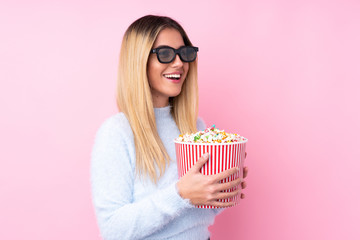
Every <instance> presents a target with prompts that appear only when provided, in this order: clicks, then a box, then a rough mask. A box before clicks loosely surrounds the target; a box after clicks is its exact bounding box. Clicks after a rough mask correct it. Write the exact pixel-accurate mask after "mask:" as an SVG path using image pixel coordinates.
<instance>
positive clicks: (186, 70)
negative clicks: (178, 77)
mask: <svg viewBox="0 0 360 240" xmlns="http://www.w3.org/2000/svg"><path fill="white" fill-rule="evenodd" d="M184 72H185V73H186V76H187V74H188V72H189V63H185V64H184Z"/></svg>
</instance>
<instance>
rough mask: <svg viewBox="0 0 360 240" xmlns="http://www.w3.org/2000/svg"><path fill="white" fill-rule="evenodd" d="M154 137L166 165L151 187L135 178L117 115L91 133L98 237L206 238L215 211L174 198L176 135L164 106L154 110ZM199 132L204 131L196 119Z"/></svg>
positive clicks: (127, 132)
mask: <svg viewBox="0 0 360 240" xmlns="http://www.w3.org/2000/svg"><path fill="white" fill-rule="evenodd" d="M154 111H155V117H156V126H157V130H158V133H159V136H160V138H161V140H162V142H163V143H164V145H165V148H166V151H167V152H168V154H169V155H170V158H171V162H170V165H169V166H168V168H167V169H166V171H165V174H164V175H163V176H162V177H161V179H160V180H159V182H158V184H157V185H155V184H153V183H152V182H151V180H149V179H147V178H145V179H144V178H142V179H141V178H139V177H138V176H137V175H136V174H135V145H134V137H133V133H132V130H131V127H130V125H129V122H128V121H127V118H126V117H125V115H124V114H123V113H118V114H116V115H114V116H112V117H110V118H108V119H107V120H106V121H105V122H104V123H103V124H102V125H101V127H100V129H99V130H98V132H97V134H96V138H95V144H94V147H93V151H92V160H91V184H92V198H93V204H94V206H95V213H96V217H97V221H98V225H99V228H100V232H101V235H102V237H103V238H104V239H106V240H108V239H118V240H120V239H181V240H183V239H187V240H190V239H196V240H199V239H200V240H201V239H204V240H205V239H207V238H208V237H209V236H210V233H209V231H208V226H209V225H212V224H213V223H214V218H215V215H216V214H218V213H219V212H220V211H221V210H219V209H198V208H195V207H194V206H193V205H192V204H191V203H190V201H189V200H185V199H183V198H181V197H180V195H179V194H178V192H177V189H176V185H175V184H176V182H177V181H178V173H177V164H176V155H175V145H174V142H173V140H174V139H175V138H176V137H178V136H179V134H180V131H179V129H178V127H177V126H176V124H175V121H174V120H173V118H172V116H171V114H170V106H168V107H165V108H155V109H154ZM197 127H198V129H199V130H204V129H205V124H204V122H203V121H202V120H200V119H199V120H198V121H197Z"/></svg>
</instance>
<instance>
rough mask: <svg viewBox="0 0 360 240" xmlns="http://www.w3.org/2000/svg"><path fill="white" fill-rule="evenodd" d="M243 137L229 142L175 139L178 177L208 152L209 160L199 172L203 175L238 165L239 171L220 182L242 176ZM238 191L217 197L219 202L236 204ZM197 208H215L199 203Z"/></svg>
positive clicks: (238, 199) (235, 188)
mask: <svg viewBox="0 0 360 240" xmlns="http://www.w3.org/2000/svg"><path fill="white" fill-rule="evenodd" d="M247 141H248V140H247V139H245V138H244V140H243V141H241V142H231V143H188V142H178V141H175V150H176V159H177V165H178V174H179V178H180V177H182V176H184V175H185V174H186V173H187V171H188V170H189V169H190V168H191V167H192V166H193V165H194V164H195V163H196V162H197V160H198V159H199V158H200V157H201V156H202V155H203V154H205V153H209V160H208V161H207V162H206V163H205V164H204V165H203V166H202V168H201V170H200V172H201V173H202V174H204V175H213V174H217V173H220V172H223V171H225V170H227V169H230V168H233V167H238V168H239V171H238V172H237V173H236V174H233V175H231V176H230V177H228V178H225V179H223V180H221V181H220V182H221V183H224V182H229V181H232V180H234V179H237V178H241V179H242V178H243V167H244V160H245V150H246V142H247ZM238 188H240V191H241V187H240V185H239V186H237V187H233V188H231V189H227V190H225V192H232V191H234V190H237V189H238ZM240 191H239V194H237V195H236V196H234V197H231V198H227V199H219V200H218V201H220V202H230V201H231V202H234V203H235V205H237V204H238V203H239V201H240ZM196 207H197V208H217V207H214V206H210V205H199V206H196Z"/></svg>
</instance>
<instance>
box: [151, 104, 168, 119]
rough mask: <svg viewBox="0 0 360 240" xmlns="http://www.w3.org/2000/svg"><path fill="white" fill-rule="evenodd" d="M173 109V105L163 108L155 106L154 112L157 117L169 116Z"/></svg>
mask: <svg viewBox="0 0 360 240" xmlns="http://www.w3.org/2000/svg"><path fill="white" fill-rule="evenodd" d="M170 111H171V106H170V105H168V106H166V107H162V108H154V113H155V117H156V118H158V117H168V116H170V115H171V113H170Z"/></svg>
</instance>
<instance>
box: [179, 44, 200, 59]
mask: <svg viewBox="0 0 360 240" xmlns="http://www.w3.org/2000/svg"><path fill="white" fill-rule="evenodd" d="M180 55H181V57H182V59H183V61H185V62H192V61H194V60H195V58H196V51H195V49H194V48H193V47H183V48H181V50H180Z"/></svg>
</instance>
